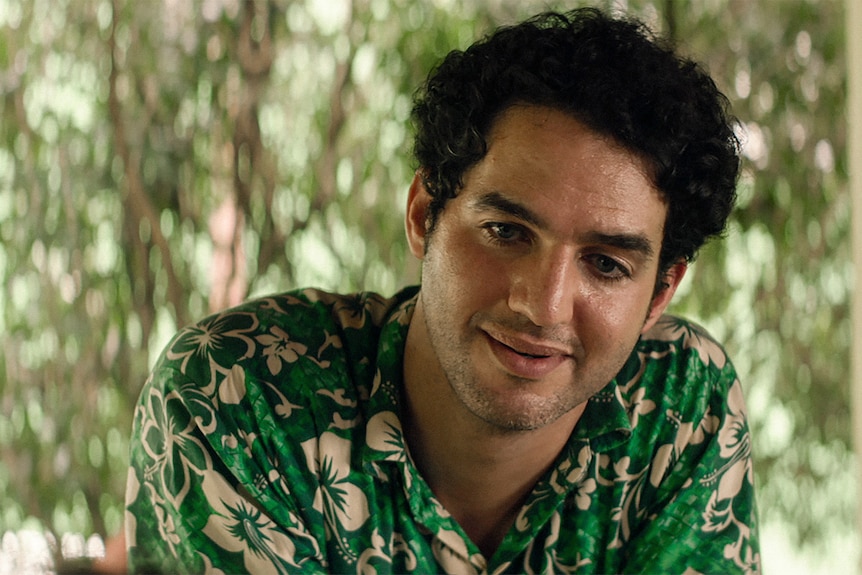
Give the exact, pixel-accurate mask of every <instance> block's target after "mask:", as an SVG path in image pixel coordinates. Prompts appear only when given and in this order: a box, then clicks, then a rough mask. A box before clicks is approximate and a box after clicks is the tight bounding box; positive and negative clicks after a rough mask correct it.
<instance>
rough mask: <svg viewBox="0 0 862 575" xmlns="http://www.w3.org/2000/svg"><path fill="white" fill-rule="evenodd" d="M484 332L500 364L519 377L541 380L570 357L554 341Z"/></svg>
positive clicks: (567, 351) (505, 369) (570, 355)
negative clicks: (540, 340)
mask: <svg viewBox="0 0 862 575" xmlns="http://www.w3.org/2000/svg"><path fill="white" fill-rule="evenodd" d="M483 333H484V335H485V339H486V340H487V342H488V346H489V347H490V349H491V351H492V353H493V355H494V357H495V358H496V360H497V362H498V363H499V364H500V366H501V367H502V368H503V369H504V371H506V372H508V373H509V374H511V375H513V376H515V377H517V378H518V379H525V380H538V379H542V378H544V377H546V376H547V375H549V374H550V373H551V372H552V371H554V370H555V369H557V368H558V367H559V366H560V365H561V364H563V363H564V362H566V361H567V360H569V359H570V358H571V357H572V354H571V353H570V352H569V350H566V349H564V348H562V347H561V346H559V345H558V344H556V343H555V342H552V343H546V342H539V341H535V340H533V339H532V338H529V337H526V336H525V337H522V336H513V335H509V334H506V333H501V332H497V331H495V330H494V331H485V330H483Z"/></svg>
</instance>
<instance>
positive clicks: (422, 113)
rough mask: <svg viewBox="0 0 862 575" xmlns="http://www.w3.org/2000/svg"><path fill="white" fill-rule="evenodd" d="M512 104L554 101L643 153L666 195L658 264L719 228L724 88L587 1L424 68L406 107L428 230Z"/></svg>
mask: <svg viewBox="0 0 862 575" xmlns="http://www.w3.org/2000/svg"><path fill="white" fill-rule="evenodd" d="M516 103H519V104H533V105H541V106H548V107H552V108H555V109H559V110H561V111H563V112H565V113H567V114H570V115H572V116H573V117H574V118H576V119H577V120H579V121H581V122H583V123H584V124H586V125H587V126H589V127H590V128H591V129H592V130H594V131H596V132H597V133H600V134H603V135H606V136H610V137H611V138H613V139H614V140H615V141H617V142H618V143H620V144H622V145H623V146H624V147H625V148H626V149H628V150H630V151H632V152H634V153H636V154H638V155H639V156H640V157H642V158H643V159H644V160H645V161H646V162H647V165H648V166H649V168H650V170H651V174H650V175H651V177H652V178H653V182H654V184H655V185H656V187H657V188H658V189H659V190H660V191H661V192H662V193H663V194H664V196H665V198H666V201H667V202H668V215H667V220H666V223H665V231H664V238H663V241H662V249H661V255H660V261H659V268H660V271H661V272H665V271H667V270H668V269H669V268H670V266H672V265H673V264H674V263H676V262H678V261H680V260H685V261H691V260H692V259H693V258H694V257H695V255H696V253H697V251H698V249H699V248H700V247H701V246H702V245H703V244H704V243H705V242H706V241H707V240H708V239H709V238H711V237H713V236H718V235H721V234H722V233H723V231H724V229H725V226H726V222H727V218H728V216H729V215H730V212H731V210H732V208H733V205H734V202H735V200H736V181H737V177H738V173H739V148H740V146H739V140H738V138H737V136H736V134H735V132H734V127H735V123H736V120H735V119H734V118H733V117H732V116H731V115H730V113H729V102H728V100H727V98H726V97H725V96H724V95H723V94H722V93H721V92H719V90H718V88H717V87H716V85H715V83H714V82H713V81H712V79H711V78H710V77H709V75H708V74H707V73H706V72H705V71H704V70H703V69H702V68H701V67H700V66H699V65H698V64H697V63H695V62H693V61H691V60H689V59H686V58H683V57H680V56H678V55H677V54H675V52H674V50H673V49H672V47H671V46H670V45H669V44H668V43H667V42H666V41H664V40H662V39H660V38H658V37H657V36H656V35H654V34H653V33H652V32H651V31H650V30H649V29H648V28H647V27H646V26H645V25H644V24H643V23H642V22H639V21H637V20H634V19H629V18H625V17H618V18H617V17H611V16H609V15H607V14H605V13H603V12H602V11H600V10H597V9H593V8H582V9H577V10H573V11H571V12H567V13H565V14H561V13H554V12H547V13H543V14H539V15H537V16H534V17H533V18H531V19H529V20H527V21H525V22H522V23H520V24H517V25H514V26H509V27H504V28H500V29H498V30H497V31H496V32H494V33H493V34H491V35H490V36H488V37H486V38H484V39H483V40H481V41H479V42H477V43H475V44H473V45H472V46H471V47H469V48H467V49H466V50H464V51H460V50H455V51H453V52H450V53H449V54H448V55H447V56H446V57H445V59H444V60H443V61H442V63H440V65H439V66H438V67H437V68H435V69H434V70H432V71H431V73H430V75H429V76H428V79H427V80H426V82H425V84H424V85H423V86H421V87H420V88H419V90H418V91H417V93H416V96H415V99H414V107H413V115H412V117H413V121H414V124H415V128H416V135H415V141H414V155H415V158H416V161H417V162H418V164H419V168H420V171H421V172H420V173H421V174H422V178H423V183H424V184H425V186H426V188H427V189H428V192H429V193H430V194H431V195H432V202H431V206H430V208H429V227H430V229H432V230H433V228H434V224H435V223H436V221H437V218H438V217H439V214H440V213H441V210H442V209H443V207H444V206H445V204H446V202H447V201H448V200H449V199H450V198H452V197H454V196H455V195H456V194H457V193H458V191H459V190H460V189H461V187H462V186H463V177H464V174H465V172H466V171H467V170H468V169H469V168H470V167H471V166H473V165H474V164H475V163H476V162H478V161H479V160H481V159H482V158H483V157H484V156H485V154H486V152H487V142H486V136H487V134H488V132H489V130H490V128H491V125H492V123H493V122H494V120H495V119H496V118H497V117H498V116H499V115H500V114H501V112H502V111H503V110H505V109H507V108H508V107H509V106H511V105H513V104H516Z"/></svg>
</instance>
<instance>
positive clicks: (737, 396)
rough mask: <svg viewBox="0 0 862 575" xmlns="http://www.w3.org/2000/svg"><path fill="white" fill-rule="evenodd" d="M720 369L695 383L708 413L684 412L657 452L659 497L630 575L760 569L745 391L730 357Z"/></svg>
mask: <svg viewBox="0 0 862 575" xmlns="http://www.w3.org/2000/svg"><path fill="white" fill-rule="evenodd" d="M713 367H714V365H713ZM714 371H716V372H718V377H717V380H716V378H715V377H713V378H712V379H713V381H702V380H701V381H696V382H693V383H694V384H695V385H698V386H703V387H704V388H705V389H706V390H707V398H706V409H705V411H701V413H703V416H702V418H701V419H700V420H699V421H691V422H686V421H685V419H684V416H680V419H679V420H678V421H677V422H676V437H675V438H674V441H673V444H672V445H671V444H664V445H662V446H661V447H659V448H658V450H657V452H656V454H655V455H654V458H653V464H652V466H651V469H650V477H649V479H648V481H649V482H650V483H651V486H652V487H654V488H655V489H656V491H655V493H656V498H655V500H654V501H656V502H657V503H656V504H655V506H654V507H653V508H651V509H647V510H646V512H647V513H646V521H645V523H644V524H643V528H642V529H641V530H640V532H639V533H636V534H633V537H632V539H631V541H630V543H629V546H628V552H627V563H626V565H625V568H624V569H623V571H624V572H626V573H644V572H650V573H653V572H654V573H688V574H692V573H759V572H760V553H759V545H758V540H757V510H756V505H755V498H754V482H753V468H752V460H751V437H750V434H749V428H748V422H747V418H746V411H745V405H744V400H743V396H742V389H741V385H740V382H739V380H738V378H737V376H736V373H735V371H734V369H733V366H732V364H731V363H730V362H729V361H728V362H726V364H725V365H724V366H723V367H722V369H721V370H718V369H717V368H716V369H715V370H714ZM701 375H702V374H701ZM687 385H688V386H689V388H690V387H691V386H692V382H688V383H687ZM677 415H679V414H677Z"/></svg>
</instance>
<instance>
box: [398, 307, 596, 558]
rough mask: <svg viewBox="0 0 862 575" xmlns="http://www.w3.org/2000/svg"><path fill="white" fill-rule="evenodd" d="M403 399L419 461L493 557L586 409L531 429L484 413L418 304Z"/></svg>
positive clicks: (406, 428)
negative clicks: (465, 393)
mask: <svg viewBox="0 0 862 575" xmlns="http://www.w3.org/2000/svg"><path fill="white" fill-rule="evenodd" d="M404 400H405V401H404V404H405V414H404V418H403V426H404V431H405V435H406V440H407V444H408V447H409V448H410V453H411V456H412V457H413V460H414V462H415V463H416V466H417V467H418V469H419V471H420V473H421V474H422V476H423V477H424V478H425V480H426V481H427V483H428V485H429V486H430V487H431V490H432V491H433V492H434V494H435V496H436V497H437V498H438V499H439V500H440V502H441V503H442V504H443V506H444V507H445V508H446V509H447V510H448V511H449V513H451V514H452V516H453V517H454V518H455V520H456V521H457V522H458V523H459V525H461V527H462V528H463V529H464V531H465V532H466V533H467V535H468V536H470V538H471V540H473V542H474V543H476V545H477V546H478V547H479V549H480V550H481V551H482V553H483V554H484V555H485V556H486V557H489V558H490V556H491V555H493V553H494V551H495V550H496V548H497V547H498V546H499V544H500V542H501V541H502V539H503V537H504V536H505V534H506V532H507V531H508V530H509V528H510V527H511V525H512V523H513V522H514V520H515V518H516V516H517V514H518V512H519V511H520V509H521V507H522V505H523V504H524V501H525V500H526V498H527V496H528V495H529V494H530V492H531V491H532V489H533V487H534V486H535V484H536V482H537V481H538V480H539V478H540V477H541V476H542V475H543V474H544V473H545V472H546V471H547V470H548V468H549V467H550V466H551V465H552V464H553V462H554V460H555V459H556V457H557V456H558V455H559V453H560V451H561V450H562V449H563V447H564V445H565V444H566V442H567V441H568V438H569V436H570V434H571V432H572V429H574V426H575V424H576V423H577V421H578V419H579V418H580V415H581V413H583V409H584V407H585V404H584V405H581V406H579V407H578V408H576V409H574V410H572V411H571V412H569V413H567V414H565V415H564V416H563V417H561V418H559V419H558V420H556V421H554V422H551V423H549V424H547V425H545V426H543V427H541V428H538V429H533V430H528V431H511V430H505V429H501V428H499V427H497V426H494V425H491V424H489V423H487V422H485V421H483V420H481V419H479V418H478V417H476V416H475V415H474V414H473V413H471V412H470V411H469V410H467V409H466V408H465V407H464V405H463V404H462V403H461V402H460V400H459V399H458V398H457V396H455V394H454V392H453V391H452V388H451V386H450V385H449V382H448V380H447V378H446V376H445V374H444V373H443V372H442V370H441V369H440V368H439V364H438V362H437V359H436V355H435V354H434V351H433V350H432V348H431V347H430V342H429V341H428V338H427V333H426V331H425V321H424V318H423V317H422V310H421V305H418V306H417V309H416V311H415V314H414V317H413V320H412V321H411V325H410V328H409V331H408V335H407V342H406V349H405V355H404Z"/></svg>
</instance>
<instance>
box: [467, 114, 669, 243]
mask: <svg viewBox="0 0 862 575" xmlns="http://www.w3.org/2000/svg"><path fill="white" fill-rule="evenodd" d="M490 192H493V193H498V194H501V195H502V196H504V197H507V198H509V199H511V200H512V201H515V202H518V203H521V204H523V205H525V206H527V207H528V208H529V209H530V210H533V211H535V212H536V213H537V214H540V215H544V216H546V217H547V219H548V221H549V222H554V223H556V225H559V226H563V227H565V226H567V225H571V226H574V227H579V226H582V225H591V226H593V227H596V228H602V229H600V230H597V231H606V229H605V228H608V229H609V228H614V227H623V228H628V229H631V228H638V231H641V232H653V233H658V234H659V235H661V233H662V231H663V228H664V221H665V217H666V214H667V206H666V203H665V201H664V198H663V196H662V194H661V193H660V192H659V191H658V190H657V188H656V187H655V185H654V184H653V182H652V179H651V178H650V177H649V172H648V169H647V164H646V162H645V161H644V160H643V159H642V158H641V157H640V156H638V155H637V154H635V153H633V152H630V151H629V150H627V149H625V148H624V147H622V146H620V145H618V144H617V143H616V142H615V141H613V140H612V139H610V138H608V137H605V136H603V135H601V134H598V133H597V132H595V131H593V130H591V129H590V128H588V127H587V126H586V125H585V124H583V123H582V122H580V121H579V120H577V119H576V118H574V117H573V116H571V115H569V114H566V113H564V112H561V111H559V110H556V109H553V108H547V107H542V106H531V105H516V106H512V107H510V108H508V109H506V110H505V111H504V112H502V113H501V115H500V116H499V117H498V118H497V120H496V121H495V122H494V124H493V126H492V128H491V130H490V132H489V134H488V151H487V154H486V155H485V157H484V158H483V159H482V160H480V161H479V162H478V163H477V164H476V165H474V166H473V167H472V168H471V169H470V170H469V171H468V172H467V173H466V174H465V178H464V189H463V190H462V195H463V194H466V195H474V197H475V195H476V194H487V193H490ZM567 222H568V223H567Z"/></svg>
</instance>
